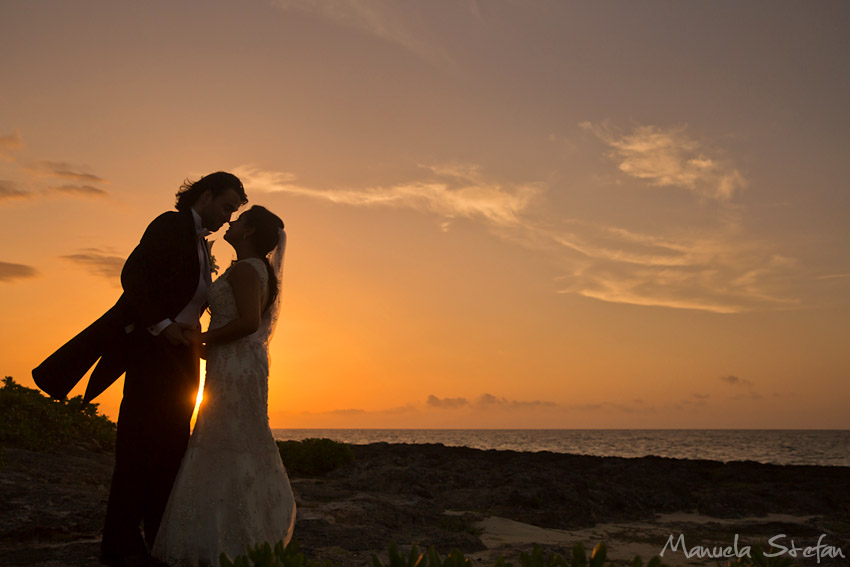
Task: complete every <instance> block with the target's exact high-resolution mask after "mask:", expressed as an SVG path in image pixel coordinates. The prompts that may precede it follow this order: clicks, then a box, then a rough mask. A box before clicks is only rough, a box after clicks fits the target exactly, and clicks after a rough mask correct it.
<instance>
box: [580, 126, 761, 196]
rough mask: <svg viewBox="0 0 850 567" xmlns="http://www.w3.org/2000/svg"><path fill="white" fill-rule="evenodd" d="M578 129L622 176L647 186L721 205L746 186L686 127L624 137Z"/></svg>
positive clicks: (645, 129)
mask: <svg viewBox="0 0 850 567" xmlns="http://www.w3.org/2000/svg"><path fill="white" fill-rule="evenodd" d="M580 126H581V127H582V128H583V129H584V130H586V131H588V132H591V133H592V134H594V135H595V136H596V137H597V138H599V139H600V140H602V141H603V142H604V143H605V144H607V145H608V147H609V148H610V152H609V154H608V155H609V156H610V157H611V158H612V159H614V160H615V161H616V162H617V166H618V168H619V170H620V171H621V172H623V173H624V174H626V175H628V176H630V177H634V178H636V179H641V180H644V181H646V182H647V183H649V184H650V185H655V186H659V187H664V186H667V187H678V188H681V189H687V190H689V191H692V192H694V193H696V194H699V195H701V196H703V197H709V198H713V199H717V200H721V201H728V200H729V199H731V198H732V196H733V195H734V194H735V192H736V191H738V190H740V189H742V188H744V187H746V185H747V182H746V180H745V179H744V176H743V175H742V174H741V173H740V172H739V171H738V170H737V169H736V168H735V167H733V166H732V164H731V163H730V161H729V160H728V159H727V158H725V157H724V156H723V154H722V152H720V151H719V150H717V149H711V148H708V147H706V146H705V145H704V144H703V143H701V142H699V141H698V140H696V139H695V138H692V137H690V136H688V134H687V129H686V127H685V126H676V127H672V128H666V129H665V128H661V127H658V126H638V127H636V128H634V129H633V130H632V131H631V132H627V133H620V132H619V131H617V130H615V129H614V128H612V127H610V126H609V125H607V124H592V123H590V122H582V123H581V124H580Z"/></svg>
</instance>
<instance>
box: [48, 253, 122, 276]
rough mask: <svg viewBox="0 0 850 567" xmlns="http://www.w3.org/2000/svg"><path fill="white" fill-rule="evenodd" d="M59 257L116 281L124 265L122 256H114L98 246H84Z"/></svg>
mask: <svg viewBox="0 0 850 567" xmlns="http://www.w3.org/2000/svg"><path fill="white" fill-rule="evenodd" d="M60 258H62V259H63V260H68V261H70V262H73V263H74V264H77V265H79V266H82V267H83V268H85V269H87V270H88V271H89V272H91V273H92V274H94V275H96V276H101V277H104V278H108V279H111V280H116V281H117V279H118V278H119V277H120V276H121V268H122V267H123V266H124V258H123V257H122V256H115V255H114V254H111V253H109V252H106V251H104V250H100V249H98V248H86V249H84V250H80V251H79V252H77V253H76V254H68V255H66V256H60Z"/></svg>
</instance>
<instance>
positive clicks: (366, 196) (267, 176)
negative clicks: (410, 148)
mask: <svg viewBox="0 0 850 567" xmlns="http://www.w3.org/2000/svg"><path fill="white" fill-rule="evenodd" d="M422 167H423V169H426V170H429V171H430V172H431V174H432V175H431V177H432V178H431V179H429V180H426V181H414V182H410V183H403V184H399V185H394V186H391V187H373V188H366V189H313V188H309V187H303V186H300V185H297V184H296V183H295V178H294V176H293V175H291V174H288V173H281V172H273V171H266V170H262V169H259V168H256V167H252V166H242V167H238V168H236V169H235V170H234V173H235V174H236V175H237V176H239V178H240V179H242V182H243V183H244V185H245V186H246V187H248V188H250V190H261V191H268V192H284V193H289V194H291V195H298V196H304V197H311V198H314V199H321V200H325V201H330V202H332V203H337V204H344V205H353V206H383V207H395V208H406V209H414V210H418V211H422V212H428V213H433V214H436V215H439V216H440V217H443V218H444V219H445V220H447V221H451V220H452V219H456V218H467V219H483V220H487V221H489V222H491V223H493V224H496V225H500V226H514V225H519V224H520V223H521V221H520V214H521V213H522V211H523V210H524V209H525V208H526V207H527V206H528V204H529V203H530V202H531V201H532V200H533V199H534V198H535V197H536V196H537V195H538V194H539V193H540V190H539V188H538V187H536V186H535V185H532V184H526V185H517V186H511V187H508V186H505V185H502V184H499V183H495V182H492V181H488V180H486V179H485V178H484V177H483V175H482V174H481V173H480V171H479V169H478V168H477V167H476V166H469V165H463V166H461V165H451V166H439V167H435V166H422ZM443 226H444V228H445V227H446V225H445V224H444V225H443Z"/></svg>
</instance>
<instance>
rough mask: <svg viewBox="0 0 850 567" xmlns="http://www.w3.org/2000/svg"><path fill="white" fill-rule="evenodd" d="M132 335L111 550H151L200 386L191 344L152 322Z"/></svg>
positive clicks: (105, 551)
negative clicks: (154, 328) (154, 330)
mask: <svg viewBox="0 0 850 567" xmlns="http://www.w3.org/2000/svg"><path fill="white" fill-rule="evenodd" d="M129 338H130V339H131V340H130V343H131V346H130V352H129V359H128V365H127V373H126V376H125V379H124V398H123V399H122V401H121V410H120V413H119V415H118V434H117V440H116V445H115V471H114V473H113V476H112V488H111V489H110V493H109V502H108V504H107V508H106V522H105V525H104V529H103V543H102V548H101V551H102V555H103V556H104V557H123V556H127V555H145V554H146V553H147V548H149V547H152V546H153V542H154V538H155V537H156V532H157V530H158V529H159V523H160V521H161V520H162V514H163V512H164V511H165V505H166V503H167V502H168V496H169V493H170V492H171V487H172V486H173V484H174V479H175V477H176V475H177V471H178V470H179V468H180V461H181V459H182V458H183V454H184V453H185V452H186V446H187V444H188V442H189V422H190V420H191V418H192V411H193V409H194V406H195V399H196V396H197V392H198V381H199V375H198V355H197V352H196V351H194V350H193V349H192V348H191V347H186V346H173V345H171V344H170V343H168V342H167V341H166V340H165V339H164V338H162V337H154V336H152V335H150V334H149V333H148V332H147V331H145V330H136V331H134V332H133V333H132V335H131V336H130V337H129ZM140 524H143V525H144V539H143V538H142V535H141V533H140V531H139V525H140ZM146 543H147V546H146V545H145V544H146Z"/></svg>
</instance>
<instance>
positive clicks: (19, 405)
mask: <svg viewBox="0 0 850 567" xmlns="http://www.w3.org/2000/svg"><path fill="white" fill-rule="evenodd" d="M115 431H116V426H115V423H113V422H112V421H110V420H109V418H107V417H106V416H104V415H98V413H97V404H91V403H89V404H84V403H83V398H82V396H75V397H73V398H71V399H67V400H52V399H50V398H48V397H47V396H45V395H44V394H42V393H41V392H40V391H38V390H35V389H33V388H27V387H25V386H21V385H20V384H17V383H16V382H15V381H14V380H13V379H12V378H10V377H8V376H7V377H6V378H5V379H4V380H3V388H0V445H8V446H11V447H18V448H21V449H29V450H34V451H39V450H44V449H53V448H56V447H61V446H63V445H68V444H85V445H87V446H95V447H97V448H99V449H101V450H106V451H111V450H113V448H114V447H115Z"/></svg>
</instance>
